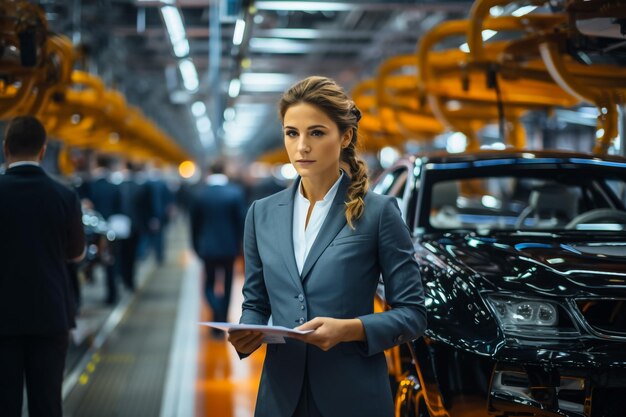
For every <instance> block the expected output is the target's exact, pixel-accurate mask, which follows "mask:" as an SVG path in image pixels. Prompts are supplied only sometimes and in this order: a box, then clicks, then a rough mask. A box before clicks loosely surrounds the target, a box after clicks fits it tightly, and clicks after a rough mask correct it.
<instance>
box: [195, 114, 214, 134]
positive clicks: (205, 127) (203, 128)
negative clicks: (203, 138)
mask: <svg viewBox="0 0 626 417" xmlns="http://www.w3.org/2000/svg"><path fill="white" fill-rule="evenodd" d="M196 127H197V128H198V132H200V133H206V132H209V131H211V120H210V119H209V118H208V117H207V116H202V117H200V118H198V120H196Z"/></svg>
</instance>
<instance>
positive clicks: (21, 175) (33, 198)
mask: <svg viewBox="0 0 626 417" xmlns="http://www.w3.org/2000/svg"><path fill="white" fill-rule="evenodd" d="M45 142H46V132H45V130H44V128H43V126H42V125H41V123H40V122H39V121H38V120H37V119H35V118H34V117H31V116H22V117H18V118H15V119H14V120H12V121H11V122H10V123H9V125H8V127H7V130H6V134H5V138H4V143H3V150H4V154H5V157H6V163H7V167H8V169H7V171H6V173H5V174H4V175H1V176H0V198H1V199H2V204H0V225H2V239H0V414H2V416H6V417H14V416H15V417H20V416H21V415H22V392H23V387H24V381H26V390H27V394H28V410H29V415H30V417H38V416H46V417H57V416H58V417H61V416H62V414H63V413H62V401H61V387H62V382H63V369H64V366H65V356H66V353H67V348H68V341H69V329H70V328H72V327H73V326H74V306H73V305H72V304H73V300H72V296H71V293H70V288H69V285H70V284H69V279H68V274H67V268H66V262H67V261H68V260H71V261H79V260H80V259H81V258H82V256H83V255H84V250H85V237H84V231H83V224H82V213H81V208H80V203H79V200H78V196H77V195H76V193H74V192H73V191H72V190H70V189H69V188H66V187H65V186H63V185H61V184H59V183H57V182H56V181H54V180H52V179H51V178H50V177H49V176H48V175H47V174H46V173H45V172H44V171H43V169H41V167H39V162H40V161H41V159H42V157H43V155H44V153H45V150H46V145H45Z"/></svg>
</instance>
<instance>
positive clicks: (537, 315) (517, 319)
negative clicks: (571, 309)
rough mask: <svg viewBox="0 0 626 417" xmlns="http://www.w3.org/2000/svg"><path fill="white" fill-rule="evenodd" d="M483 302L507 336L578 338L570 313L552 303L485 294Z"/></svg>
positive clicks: (578, 333)
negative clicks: (487, 305)
mask: <svg viewBox="0 0 626 417" xmlns="http://www.w3.org/2000/svg"><path fill="white" fill-rule="evenodd" d="M485 299H486V300H487V304H489V306H490V307H491V309H492V310H493V312H494V315H495V317H496V319H497V320H498V323H499V324H500V327H501V328H502V330H503V331H504V333H505V334H507V335H512V336H521V337H530V338H537V337H546V336H552V337H557V338H569V337H576V336H579V335H580V332H579V331H578V329H577V328H576V326H575V325H574V323H573V321H572V319H571V317H570V315H569V313H568V312H567V311H566V309H565V308H564V307H563V306H561V305H560V304H558V303H556V302H552V301H545V300H539V299H531V298H524V297H518V296H512V295H502V294H488V295H487V296H486V297H485Z"/></svg>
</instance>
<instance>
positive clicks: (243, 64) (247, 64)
mask: <svg viewBox="0 0 626 417" xmlns="http://www.w3.org/2000/svg"><path fill="white" fill-rule="evenodd" d="M251 66H252V60H251V59H250V58H244V59H242V60H241V68H243V69H248V68H250V67H251Z"/></svg>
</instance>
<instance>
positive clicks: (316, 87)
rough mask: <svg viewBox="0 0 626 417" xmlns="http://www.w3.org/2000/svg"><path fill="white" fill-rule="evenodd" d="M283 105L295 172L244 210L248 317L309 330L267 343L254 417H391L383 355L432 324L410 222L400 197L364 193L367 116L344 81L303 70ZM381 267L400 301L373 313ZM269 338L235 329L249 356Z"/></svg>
mask: <svg viewBox="0 0 626 417" xmlns="http://www.w3.org/2000/svg"><path fill="white" fill-rule="evenodd" d="M279 109H280V116H281V119H282V122H283V133H284V144H285V149H286V150H287V153H288V155H289V159H290V161H291V163H292V164H293V165H294V166H295V168H296V170H297V172H298V174H299V179H298V180H297V181H295V183H294V186H293V187H291V188H290V189H288V190H285V191H281V192H279V193H277V194H274V195H272V196H270V197H267V198H265V199H262V200H258V201H256V202H254V203H253V204H252V206H251V207H250V209H249V211H248V215H247V218H246V225H245V231H244V259H245V273H246V281H245V283H244V288H243V295H244V302H243V306H242V307H243V313H242V317H241V319H240V322H241V323H245V324H267V323H268V320H269V318H270V316H271V318H272V323H273V325H279V326H285V327H290V328H293V327H295V326H299V327H298V329H299V330H312V332H310V333H308V334H305V335H302V336H298V337H297V339H293V338H289V339H286V343H285V344H272V345H269V346H268V348H267V353H266V357H265V363H264V367H263V374H262V377H261V383H260V386H259V394H258V397H257V404H256V410H255V416H256V417H292V416H293V417H301V416H308V417H320V416H324V417H335V416H336V417H349V416H359V417H386V416H392V415H393V399H392V393H391V389H390V384H389V380H388V374H387V365H386V360H385V357H384V353H383V351H384V350H385V349H387V348H390V347H392V346H394V345H397V344H400V343H402V342H408V341H410V340H412V339H414V338H417V337H419V336H420V335H421V334H422V333H423V331H424V329H425V327H426V312H425V308H424V296H423V290H422V283H421V278H420V273H419V269H418V266H417V263H416V261H415V258H414V253H413V245H412V242H411V238H410V234H409V230H408V228H407V226H406V224H405V223H404V221H403V220H402V217H401V215H400V210H399V208H398V205H397V203H396V201H395V199H393V198H391V197H386V196H381V195H377V194H374V193H368V192H367V189H368V178H367V167H366V165H365V163H364V162H363V161H362V160H361V159H360V158H359V157H358V155H357V152H356V147H357V144H358V140H357V139H358V134H357V133H358V121H359V119H360V117H361V114H360V111H359V110H358V108H357V107H356V106H355V104H354V102H352V100H350V99H349V98H348V97H347V95H346V94H345V93H344V91H343V90H342V89H341V87H339V86H338V85H337V84H336V83H335V82H334V81H333V80H331V79H329V78H325V77H317V76H313V77H309V78H306V79H304V80H302V81H300V82H298V83H297V84H295V85H294V86H292V87H291V88H290V89H289V90H287V91H286V92H285V93H284V94H283V97H282V99H281V101H280V105H279ZM340 167H346V172H343V171H341V170H340ZM381 275H382V277H383V279H384V283H385V297H386V301H387V303H388V304H389V305H390V306H392V307H393V308H392V309H391V310H389V311H386V312H383V313H374V311H373V301H374V295H375V292H376V288H377V285H378V282H379V277H380V276H381ZM262 340H263V335H262V334H260V333H259V332H256V331H241V330H239V331H232V330H231V331H230V332H229V341H230V342H231V343H232V345H233V346H234V347H235V349H236V350H237V352H238V353H239V355H240V356H241V357H242V358H243V357H246V356H247V355H249V354H250V353H252V352H253V351H254V350H256V349H257V348H258V347H259V346H260V345H261V343H262Z"/></svg>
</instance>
